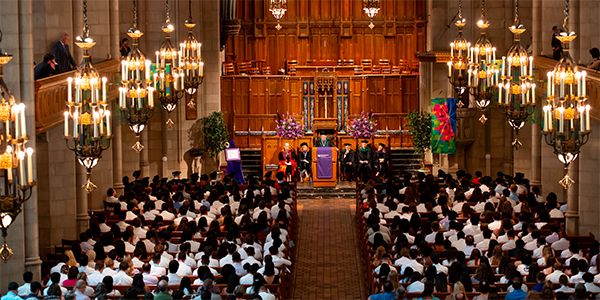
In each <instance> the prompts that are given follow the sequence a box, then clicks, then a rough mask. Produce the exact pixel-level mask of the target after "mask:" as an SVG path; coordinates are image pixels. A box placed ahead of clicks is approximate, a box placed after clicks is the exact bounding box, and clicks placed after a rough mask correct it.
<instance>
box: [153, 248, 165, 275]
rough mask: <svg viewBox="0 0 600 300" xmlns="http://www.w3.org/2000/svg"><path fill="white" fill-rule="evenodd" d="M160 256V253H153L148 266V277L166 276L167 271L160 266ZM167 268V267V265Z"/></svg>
mask: <svg viewBox="0 0 600 300" xmlns="http://www.w3.org/2000/svg"><path fill="white" fill-rule="evenodd" d="M161 259H162V256H161V255H160V253H154V255H153V256H152V260H151V261H150V262H149V264H150V275H152V276H164V275H167V269H166V268H165V267H164V266H161V265H160V262H161ZM167 266H168V265H167Z"/></svg>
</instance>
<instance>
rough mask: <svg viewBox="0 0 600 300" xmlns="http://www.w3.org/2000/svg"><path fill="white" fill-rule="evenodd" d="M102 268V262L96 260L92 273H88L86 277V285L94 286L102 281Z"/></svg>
mask: <svg viewBox="0 0 600 300" xmlns="http://www.w3.org/2000/svg"><path fill="white" fill-rule="evenodd" d="M103 270H104V262H101V261H99V262H97V263H96V266H95V267H94V273H92V274H90V275H88V277H87V283H88V285H91V286H96V285H98V283H100V282H102V279H104V275H102V271H103Z"/></svg>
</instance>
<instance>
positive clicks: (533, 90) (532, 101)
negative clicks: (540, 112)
mask: <svg viewBox="0 0 600 300" xmlns="http://www.w3.org/2000/svg"><path fill="white" fill-rule="evenodd" d="M531 103H532V104H533V105H534V106H535V83H534V84H532V85H531Z"/></svg>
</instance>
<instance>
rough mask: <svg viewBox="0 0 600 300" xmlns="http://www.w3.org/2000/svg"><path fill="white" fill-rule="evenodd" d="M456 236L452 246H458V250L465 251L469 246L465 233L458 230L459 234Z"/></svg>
mask: <svg viewBox="0 0 600 300" xmlns="http://www.w3.org/2000/svg"><path fill="white" fill-rule="evenodd" d="M455 237H456V240H455V241H454V242H452V247H454V248H456V250H458V251H463V250H464V249H465V248H466V247H467V242H466V241H465V233H464V232H462V231H460V232H458V234H456V235H455ZM449 240H450V239H449ZM450 241H452V240H450Z"/></svg>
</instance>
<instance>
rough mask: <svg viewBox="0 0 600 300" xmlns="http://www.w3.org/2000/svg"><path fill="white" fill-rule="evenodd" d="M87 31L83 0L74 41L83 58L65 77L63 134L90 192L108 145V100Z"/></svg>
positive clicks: (104, 78)
mask: <svg viewBox="0 0 600 300" xmlns="http://www.w3.org/2000/svg"><path fill="white" fill-rule="evenodd" d="M88 35H89V27H88V24H87V0H83V35H82V36H81V37H79V36H78V37H77V38H76V39H75V45H77V46H78V47H79V48H82V49H83V61H82V62H81V65H80V66H79V67H78V68H77V71H75V79H73V78H71V77H69V78H68V79H67V82H68V89H67V92H68V96H67V111H65V114H64V115H65V131H64V135H65V140H66V142H67V147H68V148H69V149H70V150H72V151H73V152H75V156H76V157H77V161H79V164H81V165H82V166H83V167H84V168H85V169H86V170H87V181H86V183H85V184H84V185H83V186H82V187H83V188H84V189H85V190H86V191H87V192H88V193H91V192H92V191H93V190H94V189H95V188H96V185H95V184H93V183H92V181H91V180H90V177H91V175H92V169H93V168H94V167H95V166H96V164H97V163H98V161H99V160H100V158H101V157H102V152H103V151H104V150H106V149H108V147H110V139H111V138H112V134H111V127H110V111H109V110H108V104H109V103H108V102H107V101H106V92H107V91H108V90H107V87H106V77H102V78H101V77H100V75H99V74H98V71H97V70H96V68H95V67H94V66H93V65H92V60H91V58H90V48H92V47H93V46H94V45H95V44H96V42H94V40H92V39H91V38H90V37H89V36H88ZM73 84H74V85H75V86H73ZM73 90H74V91H75V97H74V98H73ZM71 120H72V121H71ZM71 129H72V130H71Z"/></svg>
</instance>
